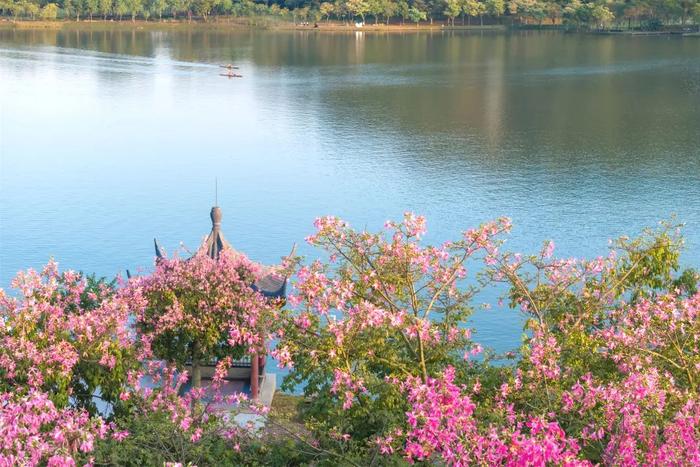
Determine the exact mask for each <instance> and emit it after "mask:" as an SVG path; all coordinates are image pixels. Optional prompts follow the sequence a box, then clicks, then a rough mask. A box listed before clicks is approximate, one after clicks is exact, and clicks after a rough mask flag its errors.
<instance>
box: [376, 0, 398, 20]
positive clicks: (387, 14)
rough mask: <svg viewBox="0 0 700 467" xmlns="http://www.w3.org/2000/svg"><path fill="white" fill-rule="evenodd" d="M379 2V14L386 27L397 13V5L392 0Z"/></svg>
mask: <svg viewBox="0 0 700 467" xmlns="http://www.w3.org/2000/svg"><path fill="white" fill-rule="evenodd" d="M380 2H381V6H382V8H381V14H382V15H383V16H384V20H385V21H386V24H387V26H388V25H389V19H391V17H392V16H394V15H395V14H396V12H397V11H398V5H397V4H396V2H394V0H380Z"/></svg>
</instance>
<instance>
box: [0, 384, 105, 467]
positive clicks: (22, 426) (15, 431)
mask: <svg viewBox="0 0 700 467" xmlns="http://www.w3.org/2000/svg"><path fill="white" fill-rule="evenodd" d="M107 433H108V427H107V426H106V424H105V423H103V421H102V419H101V418H99V417H97V418H90V416H89V415H88V413H87V412H85V411H82V410H74V409H57V408H56V407H55V406H54V404H53V402H51V400H50V399H49V398H48V396H47V395H46V394H45V393H43V392H38V391H34V390H32V391H30V392H29V393H28V394H26V395H24V396H17V395H12V394H8V393H3V394H0V466H7V467H10V466H16V465H26V466H37V465H48V466H74V465H76V463H75V460H74V458H75V457H76V456H78V455H83V456H85V455H87V454H88V453H90V452H91V451H92V450H93V448H94V442H95V440H96V439H98V438H104V437H105V436H107Z"/></svg>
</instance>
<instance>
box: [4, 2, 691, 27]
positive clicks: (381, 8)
mask: <svg viewBox="0 0 700 467" xmlns="http://www.w3.org/2000/svg"><path fill="white" fill-rule="evenodd" d="M0 16H5V17H11V18H14V19H43V20H55V19H74V20H78V21H80V20H84V19H90V20H92V19H103V20H108V19H111V20H118V21H122V20H131V21H134V20H136V19H137V18H138V19H143V20H157V21H162V20H185V19H186V20H188V21H192V20H193V19H201V20H204V21H208V20H210V19H211V18H212V17H214V18H217V19H218V18H221V17H239V18H240V17H243V18H246V17H268V18H271V19H278V20H282V21H293V22H294V23H298V22H313V23H321V22H330V21H331V20H334V21H341V22H343V23H348V22H352V21H361V22H363V23H364V22H368V23H375V24H379V23H383V24H390V23H393V24H396V23H400V24H404V23H416V24H418V23H420V22H429V23H430V24H433V23H434V21H439V22H443V23H445V24H447V25H448V26H450V25H451V26H455V24H462V25H465V24H466V25H471V24H479V25H483V24H485V23H486V24H534V25H550V24H551V25H565V26H570V27H575V28H589V29H590V28H594V29H607V28H623V27H624V28H641V29H647V30H653V29H659V28H661V27H662V26H664V25H666V26H680V27H688V26H697V25H698V24H700V0H588V1H587V0H334V1H321V0H265V1H253V0H54V1H51V0H0Z"/></svg>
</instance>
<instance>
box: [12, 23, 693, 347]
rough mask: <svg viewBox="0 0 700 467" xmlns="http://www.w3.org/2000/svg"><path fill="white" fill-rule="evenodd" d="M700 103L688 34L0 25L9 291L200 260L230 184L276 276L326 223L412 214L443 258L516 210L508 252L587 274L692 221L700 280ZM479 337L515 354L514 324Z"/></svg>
mask: <svg viewBox="0 0 700 467" xmlns="http://www.w3.org/2000/svg"><path fill="white" fill-rule="evenodd" d="M221 63H235V64H237V65H239V66H240V73H241V74H243V75H244V78H243V79H239V80H228V79H225V78H222V77H220V76H219V73H220V68H219V67H218V65H219V64H221ZM699 104H700V41H697V40H688V39H676V38H672V39H668V38H640V37H611V36H601V37H598V36H580V35H563V34H544V33H522V34H510V35H505V34H483V35H482V34H462V33H442V34H425V33H415V34H413V33H411V34H369V33H362V34H359V35H357V34H315V33H295V32H285V33H270V32H221V31H219V32H204V31H202V30H198V29H183V30H181V31H170V32H162V31H161V32H158V31H143V30H123V29H115V30H93V31H87V32H86V31H83V32H78V31H12V30H0V158H1V159H0V163H1V164H0V183H1V185H0V220H1V222H2V225H1V229H0V241H1V243H2V247H1V248H0V284H1V285H2V286H7V284H8V283H9V281H10V279H11V277H12V276H13V275H14V273H15V272H16V271H17V270H18V269H20V268H25V267H28V266H34V267H37V266H39V265H41V264H42V263H44V262H45V261H46V259H47V258H48V257H49V256H52V255H53V256H55V257H56V258H57V259H58V260H60V262H61V263H62V265H63V266H64V267H72V268H82V269H84V270H86V271H95V272H97V273H99V274H105V275H112V274H114V273H116V272H117V271H123V270H124V269H125V268H130V269H131V270H132V271H133V270H135V269H137V268H138V267H144V268H148V267H149V266H150V263H151V260H152V254H153V251H152V243H151V241H152V238H153V237H154V236H158V238H159V240H161V241H162V242H163V244H164V245H165V246H166V247H168V248H169V249H170V250H173V249H174V248H176V247H177V245H178V243H179V242H180V241H184V242H185V244H186V245H187V246H189V247H190V248H192V247H193V246H195V245H196V244H197V243H198V242H199V240H200V239H201V236H202V235H204V234H205V233H206V232H207V231H208V229H209V220H208V212H209V208H210V206H211V204H212V203H213V200H214V177H215V176H216V177H218V183H219V204H220V205H221V206H222V208H223V210H224V221H223V227H224V229H225V231H226V233H227V236H228V238H229V239H230V240H231V242H232V243H233V244H234V245H235V246H236V247H238V248H240V249H241V250H243V251H246V252H248V253H249V254H250V255H251V256H252V257H253V258H254V259H257V260H260V261H265V262H275V261H276V260H277V259H278V258H279V257H280V256H282V255H284V254H286V253H287V252H288V251H289V249H290V247H291V245H292V244H293V243H294V242H300V241H301V239H303V238H304V236H306V235H308V234H309V233H310V231H311V228H312V226H311V222H312V220H313V218H314V217H316V216H318V215H322V214H329V213H334V214H338V215H341V216H343V217H346V218H347V219H349V220H350V221H351V222H352V223H353V224H354V225H356V226H358V227H365V226H367V227H368V228H371V229H377V228H379V227H380V226H381V225H382V223H383V221H384V220H385V219H387V218H396V217H399V216H400V215H401V213H402V212H403V211H404V210H409V209H410V210H414V211H417V212H420V213H424V214H426V215H427V216H428V218H429V221H430V224H429V225H430V227H431V235H430V236H429V240H431V241H441V240H444V239H447V238H454V237H456V236H457V235H458V232H459V231H460V230H462V229H465V228H467V227H470V226H473V225H475V224H477V223H479V222H482V221H485V220H487V219H490V218H493V217H496V216H500V215H508V216H510V217H512V218H513V220H514V224H515V230H514V233H513V234H512V236H511V238H510V240H509V247H510V248H512V249H517V250H525V251H532V250H533V249H535V248H537V247H538V245H539V244H540V242H541V241H542V240H543V239H545V238H553V239H554V240H555V242H556V244H557V245H558V249H559V251H560V252H561V254H563V255H589V256H590V255H598V254H604V253H605V251H606V247H607V239H608V238H611V237H615V236H618V235H621V234H624V233H635V232H637V231H638V230H639V229H641V228H642V227H643V226H646V225H653V224H654V223H655V222H657V221H658V220H660V219H664V218H668V216H669V215H670V214H671V213H673V212H675V213H677V215H678V218H679V220H681V221H684V222H686V223H687V225H688V227H687V230H686V234H687V236H688V249H687V251H686V254H685V256H684V261H685V262H686V263H688V264H696V265H697V264H700V202H699V200H700V149H698V148H699V147H700V131H698V128H700V105H699ZM302 252H303V253H305V254H309V255H313V254H314V253H313V252H312V251H310V250H309V249H303V250H302ZM494 293H495V292H492V291H491V292H488V293H486V294H485V295H484V298H483V299H484V300H493V295H494ZM475 324H476V325H477V327H478V331H479V334H478V335H479V338H480V339H481V340H482V341H483V342H484V343H486V344H488V345H495V346H496V347H498V348H499V349H505V348H508V347H512V346H513V345H514V344H515V343H516V342H517V339H518V336H519V331H518V327H519V319H518V317H517V316H515V315H513V314H512V312H508V311H503V310H501V311H491V312H488V313H487V312H480V313H479V314H478V315H477V317H476V318H475Z"/></svg>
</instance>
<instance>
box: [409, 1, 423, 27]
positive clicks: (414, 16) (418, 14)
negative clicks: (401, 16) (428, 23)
mask: <svg viewBox="0 0 700 467" xmlns="http://www.w3.org/2000/svg"><path fill="white" fill-rule="evenodd" d="M408 17H409V18H410V19H411V21H413V22H414V23H416V27H417V26H418V23H420V22H421V21H425V20H426V18H427V17H428V15H426V13H425V11H422V10H419V9H418V8H416V7H413V6H412V7H411V8H409V9H408Z"/></svg>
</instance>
